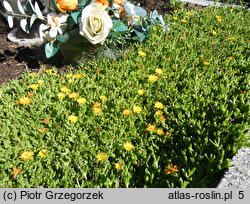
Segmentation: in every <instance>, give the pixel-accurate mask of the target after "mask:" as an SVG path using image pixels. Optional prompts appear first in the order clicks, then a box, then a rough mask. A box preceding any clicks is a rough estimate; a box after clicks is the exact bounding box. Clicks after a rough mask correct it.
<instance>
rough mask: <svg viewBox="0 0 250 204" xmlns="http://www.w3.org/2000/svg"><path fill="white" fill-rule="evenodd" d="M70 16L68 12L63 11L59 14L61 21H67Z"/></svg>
mask: <svg viewBox="0 0 250 204" xmlns="http://www.w3.org/2000/svg"><path fill="white" fill-rule="evenodd" d="M68 17H69V16H68V15H67V14H63V13H60V14H59V15H58V16H57V18H58V21H59V23H66V22H67V19H68Z"/></svg>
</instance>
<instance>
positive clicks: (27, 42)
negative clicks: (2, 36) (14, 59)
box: [8, 28, 43, 47]
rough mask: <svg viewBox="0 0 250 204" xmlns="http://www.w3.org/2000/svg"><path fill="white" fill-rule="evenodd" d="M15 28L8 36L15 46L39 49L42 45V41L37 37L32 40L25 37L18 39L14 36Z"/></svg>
mask: <svg viewBox="0 0 250 204" xmlns="http://www.w3.org/2000/svg"><path fill="white" fill-rule="evenodd" d="M16 32H17V28H15V29H13V30H12V31H11V32H10V33H9V34H8V39H9V40H10V41H11V42H13V43H15V44H17V45H18V46H19V47H22V46H23V47H39V46H41V45H42V43H43V42H42V40H41V39H40V38H39V37H34V38H25V37H18V36H17V35H16Z"/></svg>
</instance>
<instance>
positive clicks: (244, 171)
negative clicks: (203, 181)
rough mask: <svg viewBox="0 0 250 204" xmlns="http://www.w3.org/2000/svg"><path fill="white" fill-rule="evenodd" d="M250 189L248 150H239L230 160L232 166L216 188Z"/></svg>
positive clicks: (249, 158) (249, 150) (249, 152)
mask: <svg viewBox="0 0 250 204" xmlns="http://www.w3.org/2000/svg"><path fill="white" fill-rule="evenodd" d="M229 187H234V188H249V187H250V148H241V149H239V151H238V153H237V154H236V155H235V156H234V157H233V159H232V166H231V167H230V168H229V170H228V171H227V172H226V173H225V175H224V177H223V178H222V180H221V181H220V183H219V185H218V188H229Z"/></svg>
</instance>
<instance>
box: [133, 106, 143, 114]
mask: <svg viewBox="0 0 250 204" xmlns="http://www.w3.org/2000/svg"><path fill="white" fill-rule="evenodd" d="M133 111H134V112H135V113H141V112H142V108H141V107H140V106H134V107H133Z"/></svg>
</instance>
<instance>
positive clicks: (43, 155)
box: [38, 149, 47, 158]
mask: <svg viewBox="0 0 250 204" xmlns="http://www.w3.org/2000/svg"><path fill="white" fill-rule="evenodd" d="M38 155H39V156H40V157H41V158H45V157H46V155H47V150H45V149H42V150H41V151H40V152H39V153H38Z"/></svg>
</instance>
